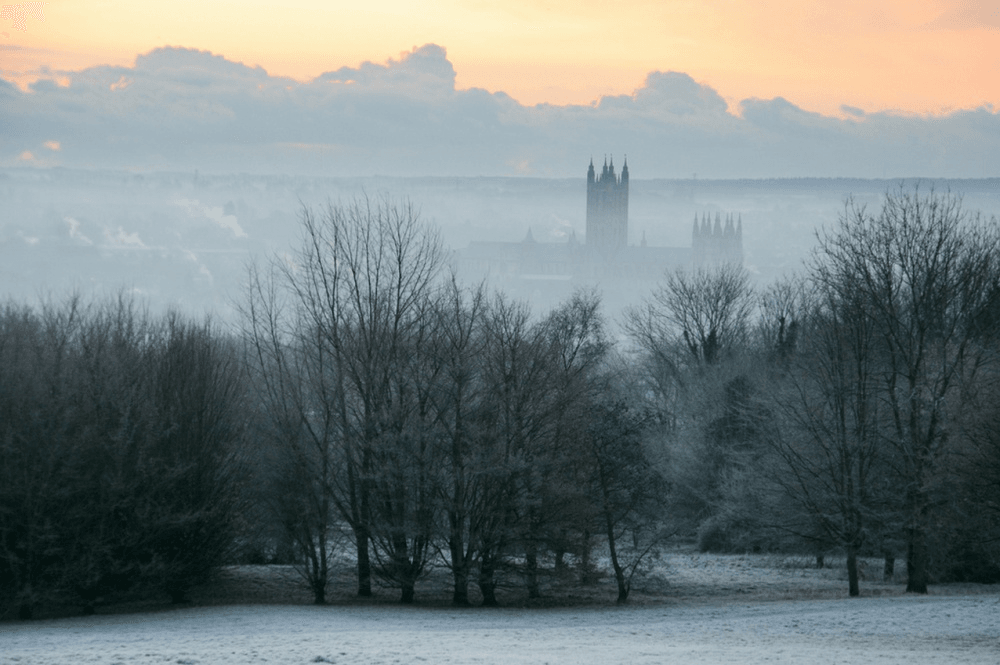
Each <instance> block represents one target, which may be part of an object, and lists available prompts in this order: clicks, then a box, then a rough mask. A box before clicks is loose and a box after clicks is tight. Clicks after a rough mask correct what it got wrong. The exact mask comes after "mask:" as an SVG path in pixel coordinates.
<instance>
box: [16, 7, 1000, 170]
mask: <svg viewBox="0 0 1000 665" xmlns="http://www.w3.org/2000/svg"><path fill="white" fill-rule="evenodd" d="M2 4H3V7H2V8H3V17H2V20H0V77H2V79H3V80H2V81H0V165H3V166H16V165H34V166H52V165H65V166H76V167H85V168H86V167H99V168H127V169H135V170H144V169H147V170H148V169H162V168H185V169H186V168H199V167H200V168H204V169H206V170H231V169H237V170H238V169H246V170H252V171H260V170H264V171H266V170H268V169H277V170H289V171H301V172H318V173H322V174H330V175H345V174H348V173H352V172H353V173H361V174H366V175H371V174H383V175H415V174H421V173H432V174H440V175H458V174H469V175H544V176H553V175H555V176H560V175H561V176H575V175H579V174H578V173H577V172H578V171H582V170H583V169H585V166H586V165H585V164H584V167H583V168H581V167H580V162H581V161H585V160H586V159H588V158H589V157H590V156H591V155H593V156H596V158H597V159H598V161H600V159H601V158H602V157H603V156H604V155H605V154H617V155H619V158H621V157H622V155H624V154H625V153H628V154H630V155H631V156H632V162H633V163H634V164H636V165H639V166H640V169H639V171H638V172H637V171H636V170H635V168H634V167H633V169H632V170H633V177H640V175H644V176H646V177H694V176H695V175H696V174H698V175H700V176H701V177H790V176H795V175H814V176H825V177H835V176H848V175H857V176H862V177H883V176H887V177H888V176H935V177H993V176H997V175H1000V156H998V155H1000V122H998V120H1000V117H998V114H997V107H1000V0H980V1H974V0H881V1H878V0H875V1H873V0H867V1H859V0H835V1H830V0H773V1H770V2H766V3H762V2H759V1H751V0H655V1H648V0H631V1H628V2H610V1H609V0H601V1H596V0H576V1H574V2H562V1H560V0H542V1H537V0H536V1H527V0H502V1H500V0H496V1H494V0H432V1H425V2H420V3H414V2H408V1H403V0H398V1H397V0H370V1H367V2H364V3H360V2H356V1H355V2H329V1H327V2H321V1H311V0H300V1H298V2H282V3H274V2H259V1H257V0H241V1H240V2H231V1H211V0H200V1H198V2H195V1H191V0H171V1H169V2H160V1H158V0H144V1H143V2H134V0H133V1H130V2H125V1H119V0H108V1H100V0H90V1H82V0H51V1H49V2H45V3H37V2H36V3H24V2H21V3H9V4H8V3H7V0H2ZM5 115H6V116H7V117H6V118H4V116H5ZM4 120H6V122H4ZM333 127H336V128H338V129H333ZM348 164H350V166H348ZM644 167H645V168H644Z"/></svg>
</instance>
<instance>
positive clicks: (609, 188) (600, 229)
mask: <svg viewBox="0 0 1000 665" xmlns="http://www.w3.org/2000/svg"><path fill="white" fill-rule="evenodd" d="M587 245H589V246H591V247H601V248H605V249H619V248H621V247H625V246H627V245H628V159H627V158H626V160H625V164H624V165H623V166H622V174H621V177H618V176H616V175H615V160H614V158H613V157H612V158H611V164H610V166H609V165H608V162H607V160H604V168H603V169H602V170H601V175H596V174H595V171H594V160H593V159H591V160H590V168H589V169H587Z"/></svg>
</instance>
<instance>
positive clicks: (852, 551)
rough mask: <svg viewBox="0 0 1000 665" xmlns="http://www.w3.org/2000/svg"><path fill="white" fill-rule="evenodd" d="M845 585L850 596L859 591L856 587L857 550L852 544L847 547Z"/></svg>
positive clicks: (857, 593) (856, 594) (852, 596)
mask: <svg viewBox="0 0 1000 665" xmlns="http://www.w3.org/2000/svg"><path fill="white" fill-rule="evenodd" d="M847 586H848V595H850V596H851V598H854V597H855V596H858V595H859V594H860V593H861V591H860V589H858V550H857V548H856V547H854V546H853V545H849V546H848V548H847Z"/></svg>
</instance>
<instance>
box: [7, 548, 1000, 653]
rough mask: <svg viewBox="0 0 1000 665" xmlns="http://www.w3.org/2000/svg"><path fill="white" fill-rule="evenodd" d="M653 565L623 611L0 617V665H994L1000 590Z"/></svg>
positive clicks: (607, 607)
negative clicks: (923, 590) (907, 588)
mask: <svg viewBox="0 0 1000 665" xmlns="http://www.w3.org/2000/svg"><path fill="white" fill-rule="evenodd" d="M800 564H801V565H800ZM661 567H662V571H663V578H659V577H657V576H653V577H651V578H649V579H648V580H646V581H645V585H646V588H645V590H644V591H637V592H636V593H637V595H636V598H635V603H634V604H632V605H631V606H626V607H615V606H614V605H613V604H612V603H610V602H608V601H607V600H606V599H605V600H603V601H600V602H597V603H591V604H589V605H587V606H582V607H541V608H538V607H524V606H523V603H522V606H520V607H516V608H506V609H497V610H491V609H483V608H472V609H465V610H457V609H451V608H447V607H443V606H442V604H441V603H439V602H436V601H435V600H434V599H433V598H431V599H429V600H428V602H427V603H426V604H424V605H423V606H417V607H405V608H404V607H399V606H397V605H393V604H388V603H387V602H381V603H374V604H371V603H369V604H358V603H356V602H352V601H348V600H342V601H341V602H340V604H335V605H332V606H327V607H314V606H309V605H295V604H282V605H268V604H261V603H259V602H258V599H256V598H255V597H254V592H253V590H252V589H251V590H250V591H248V592H247V594H248V595H247V596H246V597H245V598H243V599H238V602H241V603H242V604H228V605H219V606H200V607H199V606H195V607H187V608H179V609H161V610H158V611H147V612H144V613H136V614H109V615H103V616H100V615H99V616H91V617H79V618H67V619H51V620H42V621H35V622H23V623H20V622H7V623H0V663H31V664H34V663H39V664H50V663H51V664H56V663H58V664H60V665H63V664H74V665H75V664H78V663H80V664H83V663H108V664H113V663H123V664H129V665H131V664H137V665H138V664H153V663H157V664H159V663H176V664H178V665H193V664H195V663H197V664H199V665H201V664H206V665H207V664H212V663H220V664H228V663H265V662H266V663H303V664H305V663H324V662H327V663H343V664H347V663H365V664H374V663H433V664H442V665H443V664H448V663H512V664H519V663H552V664H564V663H565V664H570V663H594V664H597V663H600V664H602V665H603V664H607V663H692V664H694V665H699V664H707V663H740V664H741V665H749V664H752V663H765V662H767V663H774V662H779V663H781V662H789V663H790V662H796V663H799V662H801V663H874V664H876V665H887V664H889V663H1000V589H997V588H991V587H978V586H974V585H969V586H963V587H951V586H941V587H935V588H933V590H932V593H931V595H929V596H925V597H915V596H907V595H905V594H902V593H901V588H900V585H899V584H890V585H883V584H881V583H877V584H876V583H874V582H863V584H862V589H863V590H866V591H867V593H866V594H865V595H864V596H863V597H862V598H856V599H848V598H846V582H844V581H843V579H842V571H840V570H839V569H837V568H834V569H823V570H816V569H810V568H806V567H805V565H804V561H803V562H796V561H794V560H792V561H789V560H786V559H780V558H774V557H759V556H758V557H753V556H730V557H726V556H712V555H698V554H694V553H674V554H672V555H670V556H668V557H667V558H666V560H665V561H663V562H662V563H661ZM252 572H253V571H248V570H240V571H233V573H232V577H231V579H230V580H229V581H228V584H229V585H230V588H232V587H233V585H234V584H235V580H236V579H237V578H243V579H246V578H247V577H248V576H250V577H252V575H250V573H252ZM262 574H263V572H262V571H257V578H258V582H257V584H258V586H259V584H260V579H261V575H262ZM244 586H246V585H245V584H244ZM605 591H607V589H605ZM215 593H220V591H219V589H216V591H215ZM418 593H419V590H418ZM602 593H603V592H602ZM230 595H231V594H230ZM612 597H613V596H612ZM291 600H292V599H286V601H287V602H291ZM334 600H335V601H336V599H334Z"/></svg>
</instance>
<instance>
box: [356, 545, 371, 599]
mask: <svg viewBox="0 0 1000 665" xmlns="http://www.w3.org/2000/svg"><path fill="white" fill-rule="evenodd" d="M354 538H355V541H356V543H357V549H358V595H359V596H361V597H363V598H369V597H370V596H371V595H372V562H371V556H370V555H369V552H368V532H367V531H366V530H365V529H364V528H357V529H355V530H354Z"/></svg>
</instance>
